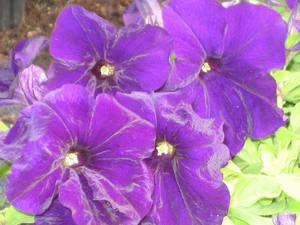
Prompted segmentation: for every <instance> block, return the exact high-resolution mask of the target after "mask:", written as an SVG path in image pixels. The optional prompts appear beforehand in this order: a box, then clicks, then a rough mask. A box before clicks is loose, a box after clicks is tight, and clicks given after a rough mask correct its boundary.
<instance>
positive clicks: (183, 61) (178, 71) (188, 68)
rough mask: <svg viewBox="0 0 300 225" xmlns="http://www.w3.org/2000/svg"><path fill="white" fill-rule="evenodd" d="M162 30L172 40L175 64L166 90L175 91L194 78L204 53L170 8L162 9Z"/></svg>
mask: <svg viewBox="0 0 300 225" xmlns="http://www.w3.org/2000/svg"><path fill="white" fill-rule="evenodd" d="M163 17H164V28H165V29H166V30H167V31H168V32H169V33H170V34H171V35H172V37H173V38H174V51H175V62H174V67H173V70H172V72H171V75H170V77H169V80H168V82H167V89H168V88H169V89H177V88H179V87H181V86H184V84H186V83H188V82H189V80H191V79H193V78H195V74H196V73H197V72H198V71H199V68H200V65H202V62H203V61H204V59H205V57H206V52H205V50H204V48H203V45H202V43H201V42H200V40H199V38H198V37H197V36H196V34H195V32H194V31H193V30H192V29H191V28H190V27H189V25H188V24H187V23H186V22H185V21H184V18H183V17H181V16H180V15H179V14H178V13H177V12H176V11H174V10H173V9H172V8H171V7H164V8H163Z"/></svg>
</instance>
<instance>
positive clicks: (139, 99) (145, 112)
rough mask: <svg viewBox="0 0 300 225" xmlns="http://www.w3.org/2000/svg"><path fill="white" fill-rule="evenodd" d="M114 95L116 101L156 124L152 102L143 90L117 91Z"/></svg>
mask: <svg viewBox="0 0 300 225" xmlns="http://www.w3.org/2000/svg"><path fill="white" fill-rule="evenodd" d="M115 97H116V99H117V100H118V102H120V103H121V104H122V105H124V106H125V107H126V108H128V109H130V110H131V111H133V112H135V113H136V114H138V115H139V116H140V117H141V118H143V119H145V120H148V121H149V122H151V123H152V124H156V114H155V109H154V104H153V101H152V98H151V97H150V95H149V94H146V93H143V92H132V93H130V94H124V93H120V92H118V93H116V95H115Z"/></svg>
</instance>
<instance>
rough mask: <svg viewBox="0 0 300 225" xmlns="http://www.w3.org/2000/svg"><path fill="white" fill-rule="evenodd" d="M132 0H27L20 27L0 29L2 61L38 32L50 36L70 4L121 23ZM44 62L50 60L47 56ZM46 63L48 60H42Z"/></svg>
mask: <svg viewBox="0 0 300 225" xmlns="http://www.w3.org/2000/svg"><path fill="white" fill-rule="evenodd" d="M131 2H132V0H27V1H26V12H25V17H24V20H23V22H22V23H21V25H20V26H19V27H17V28H14V29H11V30H7V31H2V32H1V31H0V64H1V62H2V63H3V62H4V61H5V60H6V58H7V55H8V53H9V49H10V48H12V47H13V46H14V45H15V44H16V43H17V42H18V41H19V40H21V39H24V38H28V37H31V36H34V35H50V33H51V30H52V28H53V26H54V23H55V19H56V17H57V15H58V14H59V12H60V11H61V10H62V9H63V8H64V7H65V6H67V5H70V4H80V5H82V6H84V7H85V8H87V9H89V10H91V11H94V12H96V13H97V14H98V15H100V16H102V17H103V18H105V19H108V20H110V21H111V22H113V23H114V24H115V25H117V26H121V25H122V14H123V11H124V10H125V8H126V7H127V6H128V5H129V4H130V3H131ZM43 60H44V61H47V60H49V59H48V58H47V56H44V57H43ZM42 64H44V65H46V62H44V63H43V62H42Z"/></svg>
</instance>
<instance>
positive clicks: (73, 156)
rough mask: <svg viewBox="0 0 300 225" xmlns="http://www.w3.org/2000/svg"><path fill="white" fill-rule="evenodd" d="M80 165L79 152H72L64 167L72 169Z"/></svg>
mask: <svg viewBox="0 0 300 225" xmlns="http://www.w3.org/2000/svg"><path fill="white" fill-rule="evenodd" d="M78 164H79V158H78V153H77V152H70V153H68V154H67V155H66V157H65V159H64V166H65V167H72V166H76V165H78Z"/></svg>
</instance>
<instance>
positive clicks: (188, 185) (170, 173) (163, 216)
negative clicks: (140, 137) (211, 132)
mask: <svg viewBox="0 0 300 225" xmlns="http://www.w3.org/2000/svg"><path fill="white" fill-rule="evenodd" d="M177 126H178V125H177ZM180 126H181V125H180ZM171 129H174V127H172V128H171V127H170V130H171ZM178 129H179V128H178V127H177V130H178ZM182 132H183V131H182ZM185 132H186V133H188V134H191V133H190V131H189V130H188V129H185ZM202 133H203V132H202ZM204 133H205V131H204ZM199 139H201V136H199ZM166 140H167V141H170V139H169V137H168V136H166ZM176 140H178V141H177V142H178V143H179V144H177V145H175V151H176V152H175V155H174V156H173V158H167V156H166V157H165V158H162V157H157V159H152V161H150V162H149V165H150V167H151V168H152V170H153V171H154V177H155V181H154V183H155V191H154V194H153V196H154V197H153V198H154V199H153V200H154V203H153V207H152V209H151V211H150V213H149V214H148V215H147V217H146V218H145V219H144V220H143V222H142V224H147V222H148V223H150V222H151V223H153V224H170V225H177V224H178V225H180V224H187V225H194V224H221V223H222V220H223V218H224V216H226V215H227V210H228V206H229V196H230V195H229V191H228V190H227V188H226V185H225V184H224V183H223V182H222V174H221V172H220V168H221V167H223V166H224V165H225V164H226V163H227V161H228V160H229V159H230V155H229V150H228V149H227V148H226V147H225V145H223V144H218V143H213V142H212V143H207V145H202V146H200V145H199V146H198V147H197V145H196V146H195V145H192V144H190V143H189V142H190V140H191V139H190V138H183V137H182V136H180V135H178V136H177V137H176ZM171 143H172V142H171Z"/></svg>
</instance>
